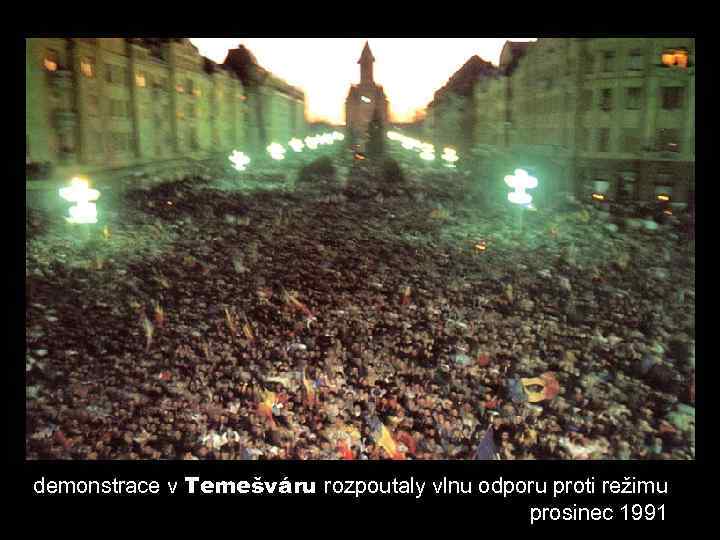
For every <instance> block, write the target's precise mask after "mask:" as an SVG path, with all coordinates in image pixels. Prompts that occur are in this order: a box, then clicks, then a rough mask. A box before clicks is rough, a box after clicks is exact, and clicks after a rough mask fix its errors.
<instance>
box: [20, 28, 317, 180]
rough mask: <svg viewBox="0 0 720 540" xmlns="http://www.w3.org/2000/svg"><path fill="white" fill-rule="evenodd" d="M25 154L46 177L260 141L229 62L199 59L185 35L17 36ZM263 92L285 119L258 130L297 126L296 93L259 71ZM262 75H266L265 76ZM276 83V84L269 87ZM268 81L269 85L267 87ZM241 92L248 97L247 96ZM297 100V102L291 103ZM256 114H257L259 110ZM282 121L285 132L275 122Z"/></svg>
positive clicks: (300, 123)
mask: <svg viewBox="0 0 720 540" xmlns="http://www.w3.org/2000/svg"><path fill="white" fill-rule="evenodd" d="M25 43H26V90H25V92H26V94H25V100H26V103H25V119H26V124H25V127H26V130H25V131H26V144H27V147H26V161H27V162H28V163H50V164H51V165H53V166H54V169H55V174H54V175H53V176H54V177H58V178H62V177H64V176H67V175H73V174H78V173H83V172H93V171H101V170H107V169H111V168H123V167H130V166H139V165H146V164H162V163H165V162H168V161H171V160H178V159H181V158H197V159H204V158H209V157H213V156H220V155H222V154H223V153H226V152H229V151H231V150H232V149H234V148H245V147H246V146H247V145H248V144H250V142H251V141H255V140H258V139H260V136H259V135H257V132H258V131H259V128H258V126H257V125H255V124H252V123H251V122H249V121H248V116H250V117H251V118H254V116H253V114H249V113H253V112H254V111H253V110H252V109H251V107H250V104H251V103H253V99H255V96H256V95H257V93H258V91H257V89H258V85H257V84H256V83H255V80H254V79H253V80H252V81H250V82H249V84H248V86H247V88H246V87H245V85H244V83H243V81H242V78H240V77H238V75H237V74H236V73H235V72H234V71H233V70H231V69H229V67H228V66H221V65H217V64H215V63H214V62H212V61H210V60H208V59H207V58H204V57H203V56H201V55H200V54H199V52H198V50H197V49H196V48H195V47H194V46H193V45H192V44H191V43H190V41H189V40H188V39H185V38H29V39H26V42H25ZM260 78H261V79H262V80H263V81H265V82H264V84H262V85H260V87H261V88H262V91H265V92H270V93H273V95H274V92H275V91H276V90H277V93H278V94H279V95H282V96H286V97H284V98H282V99H279V98H278V99H277V100H274V102H273V104H274V105H275V102H277V103H281V104H282V105H280V104H277V105H275V106H274V107H273V109H274V110H277V111H282V110H283V109H285V110H287V109H290V108H291V106H290V105H288V104H287V103H288V102H292V108H293V110H299V111H300V113H295V114H293V115H292V117H291V118H290V117H289V116H287V117H284V118H285V120H283V115H282V113H281V112H278V113H277V114H273V115H269V116H268V120H267V123H263V124H262V126H263V128H265V129H267V130H268V132H269V133H271V134H274V133H276V132H277V133H278V134H282V135H285V134H287V133H290V132H295V131H297V132H302V131H303V130H304V104H303V100H304V96H303V95H302V93H301V92H299V91H297V90H295V89H292V88H290V87H286V86H282V85H279V84H276V82H275V81H276V80H275V79H274V78H273V77H272V76H271V75H270V74H267V72H264V73H263V75H262V77H260ZM267 81H270V82H267ZM278 87H280V88H278ZM270 88H272V90H269V89H270ZM249 98H250V99H249ZM298 101H300V102H301V104H300V105H298ZM263 118H264V117H263ZM283 121H285V122H286V123H287V124H288V127H287V129H284V128H282V127H281V123H282V122H283Z"/></svg>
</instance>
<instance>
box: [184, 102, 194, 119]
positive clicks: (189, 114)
mask: <svg viewBox="0 0 720 540" xmlns="http://www.w3.org/2000/svg"><path fill="white" fill-rule="evenodd" d="M186 109H187V117H188V118H195V104H193V103H188V104H187V106H186Z"/></svg>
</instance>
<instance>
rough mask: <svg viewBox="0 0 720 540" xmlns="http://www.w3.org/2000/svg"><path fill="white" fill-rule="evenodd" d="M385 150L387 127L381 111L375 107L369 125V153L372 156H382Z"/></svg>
mask: <svg viewBox="0 0 720 540" xmlns="http://www.w3.org/2000/svg"><path fill="white" fill-rule="evenodd" d="M384 152H385V128H384V126H383V122H382V118H381V117H380V111H379V110H378V109H377V108H375V112H374V113H373V117H372V120H371V121H370V125H369V126H368V143H367V154H368V156H369V157H371V158H378V157H381V156H382V155H383V154H384Z"/></svg>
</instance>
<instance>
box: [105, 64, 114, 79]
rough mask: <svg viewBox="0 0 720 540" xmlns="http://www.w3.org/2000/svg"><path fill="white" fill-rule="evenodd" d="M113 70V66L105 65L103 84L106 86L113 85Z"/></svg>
mask: <svg viewBox="0 0 720 540" xmlns="http://www.w3.org/2000/svg"><path fill="white" fill-rule="evenodd" d="M114 72H115V70H114V69H113V66H112V65H110V64H105V82H107V83H108V84H113V82H115V73H114Z"/></svg>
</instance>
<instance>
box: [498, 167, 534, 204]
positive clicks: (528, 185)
mask: <svg viewBox="0 0 720 540" xmlns="http://www.w3.org/2000/svg"><path fill="white" fill-rule="evenodd" d="M505 183H506V184H507V185H508V186H509V187H511V188H513V189H514V190H515V191H511V192H510V193H508V201H510V202H511V203H514V204H519V205H521V206H528V205H529V204H530V203H531V202H532V195H530V194H529V193H526V192H525V190H526V189H532V188H536V187H537V185H538V181H537V178H535V177H534V176H530V175H528V173H527V171H525V170H524V169H515V174H514V175H507V176H506V177H505Z"/></svg>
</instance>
